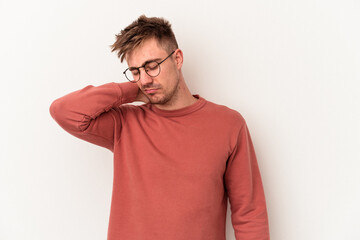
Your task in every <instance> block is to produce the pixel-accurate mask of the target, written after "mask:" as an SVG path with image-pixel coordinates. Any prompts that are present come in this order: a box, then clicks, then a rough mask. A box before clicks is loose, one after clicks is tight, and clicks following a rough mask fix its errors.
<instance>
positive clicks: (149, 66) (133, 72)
mask: <svg viewBox="0 0 360 240" xmlns="http://www.w3.org/2000/svg"><path fill="white" fill-rule="evenodd" d="M174 52H175V50H174V51H172V53H170V55H169V56H167V57H166V58H165V59H164V60H162V61H161V62H157V61H150V62H146V63H145V64H144V65H142V66H141V67H129V68H127V69H126V70H125V71H124V72H123V74H125V77H126V78H127V80H129V81H130V82H133V83H136V82H137V81H139V80H140V68H144V69H145V72H146V74H147V75H149V76H150V77H156V76H158V75H159V74H160V70H161V69H160V64H162V63H163V62H165V60H166V59H168V58H169V57H170V56H171V55H172V54H173V53H174Z"/></svg>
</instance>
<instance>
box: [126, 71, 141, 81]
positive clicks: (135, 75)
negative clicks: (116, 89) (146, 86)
mask: <svg viewBox="0 0 360 240" xmlns="http://www.w3.org/2000/svg"><path fill="white" fill-rule="evenodd" d="M139 74H140V73H139V71H138V69H131V68H129V69H127V70H126V71H125V76H126V78H127V79H128V80H129V81H131V82H136V81H137V80H138V79H139Z"/></svg>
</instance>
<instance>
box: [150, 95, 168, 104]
mask: <svg viewBox="0 0 360 240" xmlns="http://www.w3.org/2000/svg"><path fill="white" fill-rule="evenodd" d="M170 98H171V97H169V96H165V95H163V96H156V94H155V95H152V96H149V100H150V102H151V103H152V104H165V103H167V102H168V101H169V100H170Z"/></svg>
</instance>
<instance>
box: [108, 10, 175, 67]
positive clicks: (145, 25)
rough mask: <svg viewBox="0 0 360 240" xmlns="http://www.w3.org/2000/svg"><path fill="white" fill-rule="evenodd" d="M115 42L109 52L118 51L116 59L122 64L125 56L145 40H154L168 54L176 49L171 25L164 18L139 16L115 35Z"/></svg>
mask: <svg viewBox="0 0 360 240" xmlns="http://www.w3.org/2000/svg"><path fill="white" fill-rule="evenodd" d="M115 37H116V41H115V43H114V44H113V45H111V46H110V47H111V48H112V49H111V52H114V51H118V54H117V55H118V57H119V58H120V61H121V62H123V60H124V58H125V56H126V54H128V53H130V52H131V51H132V50H134V49H135V48H136V47H137V46H139V45H140V44H141V43H143V42H144V41H145V40H147V39H150V38H153V37H154V38H155V39H156V40H158V42H159V44H160V46H162V47H163V48H164V49H165V50H166V51H167V52H168V53H170V52H171V51H173V50H175V49H176V48H178V44H177V41H176V38H175V34H174V32H173V31H172V29H171V24H170V23H169V21H167V20H165V19H164V18H158V17H151V18H148V17H146V16H145V15H141V16H140V17H139V18H138V19H137V20H135V21H134V22H132V23H131V24H130V25H129V26H127V27H126V28H125V29H123V30H121V32H120V33H119V34H115Z"/></svg>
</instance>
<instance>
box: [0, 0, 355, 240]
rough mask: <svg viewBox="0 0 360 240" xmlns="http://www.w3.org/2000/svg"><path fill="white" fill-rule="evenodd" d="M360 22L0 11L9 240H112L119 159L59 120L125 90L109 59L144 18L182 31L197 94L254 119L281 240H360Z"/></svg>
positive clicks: (322, 11)
mask: <svg viewBox="0 0 360 240" xmlns="http://www.w3.org/2000/svg"><path fill="white" fill-rule="evenodd" d="M359 12H360V4H359V1H357V0H353V1H351V0H341V1H340V0H272V1H260V0H251V1H250V0H246V1H235V0H234V1H228V0H222V1H195V0H182V1H177V2H175V1H168V0H167V1H165V0H161V1H157V0H152V1H145V0H138V1H115V0H107V1H85V0H81V1H79V0H71V1H70V0H55V1H54V0H33V1H25V0H22V1H10V0H9V1H3V0H1V1H0V34H1V35H0V36H1V37H0V58H1V61H0V69H1V70H0V79H1V87H0V89H1V90H0V104H1V105H0V107H1V109H0V111H1V118H0V121H1V122H0V133H1V144H0V148H1V151H0V154H1V155H0V157H1V162H0V194H1V196H0V239H1V240H18V239H27V240H48V239H51V240H64V239H66V240H72V239H88V240H92V239H93V240H98V239H106V234H107V227H108V217H109V212H110V201H111V191H112V174H113V172H112V171H113V168H112V167H113V165H112V153H111V152H110V151H109V150H107V149H105V148H101V147H98V146H96V145H93V144H91V143H88V142H85V141H82V140H79V139H77V138H75V137H73V136H72V135H70V134H68V133H67V132H65V131H64V130H63V129H61V128H60V126H58V125H57V124H56V122H55V121H54V120H53V119H52V118H51V116H50V113H49V107H50V104H51V103H52V101H53V100H55V99H56V98H58V97H60V96H63V95H65V94H67V93H69V92H72V91H75V90H78V89H80V88H83V87H85V86H87V85H94V86H96V85H101V84H105V83H107V82H125V81H126V80H125V78H124V76H123V74H122V71H123V70H124V69H125V68H126V67H127V65H126V63H125V62H124V63H120V61H119V59H118V58H117V56H116V54H115V53H111V51H110V47H109V45H111V44H112V43H113V42H114V41H115V34H117V33H119V32H120V30H121V29H123V28H124V27H126V26H127V25H128V24H130V23H131V22H132V21H133V20H135V19H136V18H137V17H139V16H140V15H141V14H146V16H149V17H153V16H157V17H164V18H166V19H168V20H169V21H170V22H171V23H172V26H173V29H174V32H175V34H176V36H177V40H178V42H179V46H180V48H181V49H182V50H183V52H184V65H183V72H184V76H185V81H186V82H187V84H188V86H189V88H190V89H191V92H192V93H193V94H200V95H201V96H202V97H204V98H205V99H207V100H210V101H213V102H216V103H218V104H223V105H227V106H229V107H231V108H233V109H235V110H237V111H239V112H240V113H241V114H242V115H243V117H244V118H245V119H246V121H247V124H248V126H249V129H250V133H251V136H252V139H253V142H254V146H255V150H256V153H257V157H258V162H259V167H260V171H261V174H262V179H263V184H264V189H265V194H266V200H267V206H268V214H269V222H270V233H271V239H273V240H305V239H306V240H318V239H321V240H322V239H326V240H338V239H341V240H356V239H360V222H359V215H360V206H359V203H360V174H359V171H360V154H359V148H360V137H359V135H360V127H359V120H360V110H359V109H360V107H359V103H360V97H359V92H360V91H359V90H360V83H359V81H360V70H359V69H360V34H359V23H360V15H359ZM136 147H137V146H134V148H136ZM226 234H227V239H229V240H233V239H235V238H234V233H233V228H232V225H231V220H230V211H229V208H228V217H227V232H226Z"/></svg>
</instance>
